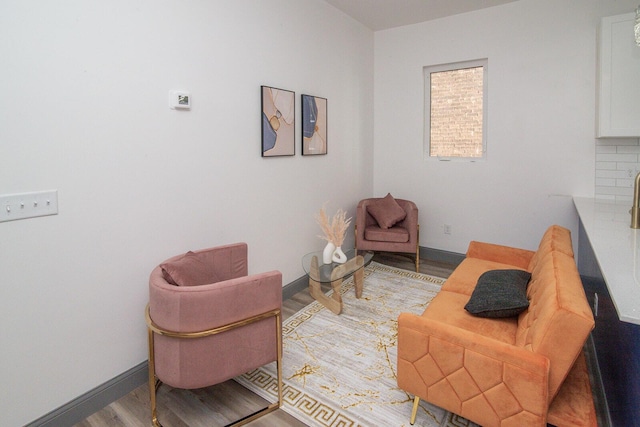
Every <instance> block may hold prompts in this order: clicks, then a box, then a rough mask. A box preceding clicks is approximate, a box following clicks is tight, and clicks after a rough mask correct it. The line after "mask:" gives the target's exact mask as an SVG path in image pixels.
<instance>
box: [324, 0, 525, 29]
mask: <svg viewBox="0 0 640 427" xmlns="http://www.w3.org/2000/svg"><path fill="white" fill-rule="evenodd" d="M324 1H326V2H327V3H329V4H331V5H333V6H334V7H336V8H338V9H340V10H341V11H343V12H344V13H346V14H347V15H349V16H351V17H352V18H354V19H355V20H356V21H359V22H361V23H362V24H364V25H365V26H366V27H368V28H370V29H371V30H373V31H378V30H385V29H387V28H393V27H401V26H403V25H410V24H417V23H418V22H424V21H430V20H432V19H438V18H443V17H445V16H451V15H457V14H459V13H465V12H471V11H474V10H479V9H484V8H487V7H492V6H498V5H501V4H505V3H511V2H513V1H517V0H324Z"/></svg>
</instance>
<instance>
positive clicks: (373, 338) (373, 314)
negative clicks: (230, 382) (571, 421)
mask: <svg viewBox="0 0 640 427" xmlns="http://www.w3.org/2000/svg"><path fill="white" fill-rule="evenodd" d="M443 282H444V279H441V278H437V277H432V276H428V275H425V274H419V273H414V272H410V271H407V270H401V269H397V268H393V267H388V266H385V265H382V264H378V263H375V262H372V263H371V264H369V266H367V267H366V268H365V278H364V292H363V294H362V298H361V299H356V297H355V291H354V284H353V278H351V279H349V280H347V281H345V283H344V284H343V286H342V295H343V301H344V309H343V311H342V313H341V314H340V315H336V314H333V313H332V312H331V311H329V310H328V309H327V308H325V307H323V306H322V305H321V304H319V303H318V302H313V303H312V304H310V305H309V306H307V307H306V308H305V309H304V310H301V311H300V312H298V313H296V314H295V315H294V316H292V317H290V318H289V319H287V321H286V322H284V324H283V346H284V353H283V356H284V357H283V380H284V392H283V398H284V404H283V407H282V409H283V410H284V411H286V412H288V413H290V414H291V415H293V416H294V417H296V418H298V419H299V420H300V421H302V422H304V423H305V424H307V425H309V426H320V427H350V426H353V427H356V426H362V427H380V426H385V427H387V426H388V427H396V426H397V427H401V426H407V427H408V426H409V425H410V424H409V418H410V416H411V408H412V405H413V396H410V395H408V394H407V393H406V392H404V391H402V390H400V389H399V388H398V386H397V383H396V363H397V345H396V342H397V319H398V315H399V314H400V313H401V312H410V313H416V314H419V313H422V312H423V311H424V309H425V307H426V306H427V304H428V303H429V302H430V301H431V299H432V298H433V297H434V296H435V295H436V294H437V293H438V291H439V290H440V286H441V285H442V283H443ZM275 371H276V368H275V363H272V364H270V365H267V366H265V367H263V368H260V369H258V370H255V371H253V372H250V373H248V374H245V375H243V376H242V377H238V378H236V381H238V382H239V383H240V384H242V385H244V386H245V387H247V388H249V389H250V390H252V391H254V392H256V393H257V394H259V395H261V396H263V397H265V398H267V399H269V400H270V401H274V397H275V395H276V387H275V383H276V381H275ZM474 425H475V424H473V423H471V422H470V421H468V420H466V419H464V418H460V417H458V416H456V415H454V414H451V413H449V412H447V411H445V410H443V409H441V408H438V407H436V406H433V405H430V404H429V403H426V402H423V401H421V404H420V409H419V410H418V416H417V419H416V423H415V426H423V427H424V426H429V427H432V426H474Z"/></svg>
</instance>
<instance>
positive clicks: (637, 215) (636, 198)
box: [631, 172, 640, 228]
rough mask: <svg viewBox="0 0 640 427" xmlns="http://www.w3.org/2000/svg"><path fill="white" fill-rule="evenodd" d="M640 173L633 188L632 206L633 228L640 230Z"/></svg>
mask: <svg viewBox="0 0 640 427" xmlns="http://www.w3.org/2000/svg"><path fill="white" fill-rule="evenodd" d="M638 203H640V172H638V174H637V175H636V180H635V185H634V187H633V206H631V228H640V206H638Z"/></svg>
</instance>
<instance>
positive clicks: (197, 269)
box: [160, 251, 219, 286]
mask: <svg viewBox="0 0 640 427" xmlns="http://www.w3.org/2000/svg"><path fill="white" fill-rule="evenodd" d="M205 257H206V254H204V255H201V254H196V253H195V252H191V251H189V252H187V253H186V254H184V255H182V256H181V257H178V258H175V259H173V260H171V261H167V262H164V263H162V264H160V268H162V276H163V277H164V280H166V281H167V283H170V284H172V285H175V286H199V285H207V284H210V283H215V282H218V281H219V279H218V276H217V275H216V272H215V271H214V269H213V266H212V265H211V264H210V263H207V262H205V260H204V258H205Z"/></svg>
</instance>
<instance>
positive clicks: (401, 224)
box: [355, 194, 420, 272]
mask: <svg viewBox="0 0 640 427" xmlns="http://www.w3.org/2000/svg"><path fill="white" fill-rule="evenodd" d="M355 232H356V249H357V250H370V251H383V252H401V253H409V254H414V255H415V264H416V272H417V271H419V268H420V246H419V244H420V242H419V232H420V225H419V224H418V208H417V207H416V205H415V203H413V202H411V201H409V200H403V199H394V198H393V196H391V194H387V196H386V197H383V198H369V199H364V200H361V201H360V203H358V207H357V209H356V231H355Z"/></svg>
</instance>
